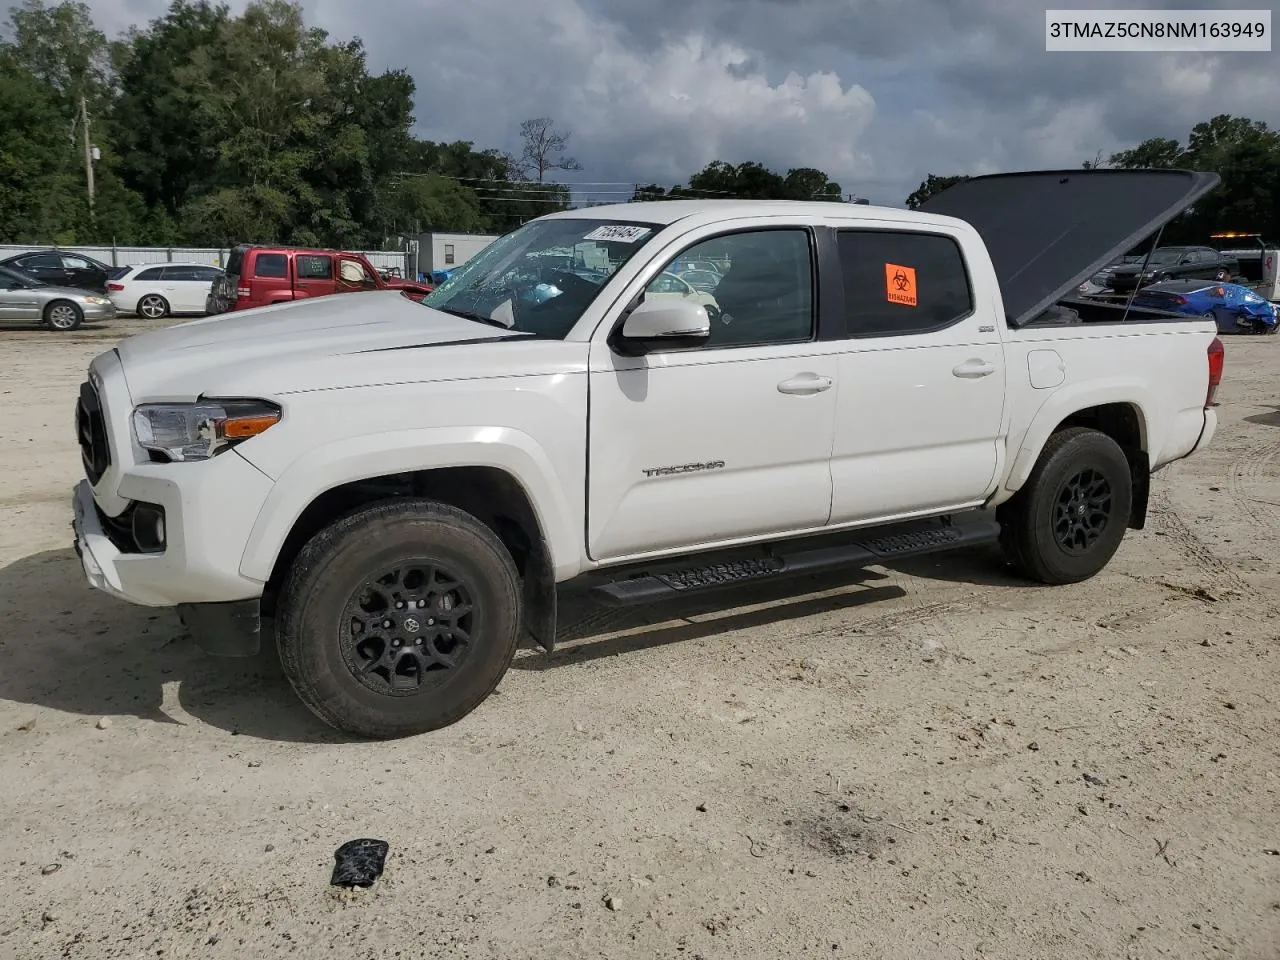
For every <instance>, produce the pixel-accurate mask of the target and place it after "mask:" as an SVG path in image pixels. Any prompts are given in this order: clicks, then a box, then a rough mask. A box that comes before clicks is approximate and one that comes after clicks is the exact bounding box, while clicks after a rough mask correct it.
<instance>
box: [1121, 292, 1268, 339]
mask: <svg viewBox="0 0 1280 960" xmlns="http://www.w3.org/2000/svg"><path fill="white" fill-rule="evenodd" d="M1133 305H1134V306H1135V307H1151V308H1153V309H1156V310H1169V311H1171V312H1173V313H1185V314H1188V315H1190V316H1195V317H1204V318H1205V319H1206V320H1212V321H1214V322H1215V323H1216V324H1217V325H1218V330H1219V331H1220V332H1222V333H1275V332H1276V327H1277V319H1278V318H1277V310H1276V305H1275V304H1274V303H1271V302H1269V301H1268V300H1267V299H1266V298H1265V297H1261V296H1259V295H1258V294H1257V293H1255V292H1254V291H1252V290H1250V289H1249V288H1248V287H1243V286H1241V285H1240V284H1238V283H1217V282H1215V281H1212V280H1162V281H1160V282H1159V283H1153V284H1151V286H1149V287H1143V288H1142V289H1141V290H1139V291H1138V295H1137V296H1135V297H1134V298H1133Z"/></svg>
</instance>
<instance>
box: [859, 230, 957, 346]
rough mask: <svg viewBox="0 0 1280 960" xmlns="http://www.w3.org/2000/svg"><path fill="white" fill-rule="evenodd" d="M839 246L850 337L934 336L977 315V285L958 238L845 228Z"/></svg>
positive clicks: (917, 232)
mask: <svg viewBox="0 0 1280 960" xmlns="http://www.w3.org/2000/svg"><path fill="white" fill-rule="evenodd" d="M837 246H838V249H839V254H840V267H841V274H842V277H843V283H844V301H845V302H844V309H845V326H846V331H847V334H846V335H847V336H849V337H889V336H902V335H907V334H919V333H929V332H932V331H935V330H942V329H944V328H946V327H949V326H951V325H952V324H955V323H959V322H960V321H961V320H964V319H965V318H966V317H968V316H969V315H970V314H972V313H973V309H974V303H973V284H972V282H971V281H970V278H969V271H968V268H967V267H966V265H965V261H964V254H963V252H962V251H961V249H960V244H959V243H957V242H956V240H955V239H954V238H952V237H949V236H946V235H945V234H937V233H926V232H920V231H909V230H879V229H840V230H838V231H837Z"/></svg>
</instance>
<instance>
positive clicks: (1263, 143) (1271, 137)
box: [907, 114, 1280, 244]
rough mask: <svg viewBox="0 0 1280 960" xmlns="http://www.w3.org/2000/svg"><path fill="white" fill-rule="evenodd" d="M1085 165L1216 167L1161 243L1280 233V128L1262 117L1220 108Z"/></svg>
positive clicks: (946, 183) (947, 180)
mask: <svg viewBox="0 0 1280 960" xmlns="http://www.w3.org/2000/svg"><path fill="white" fill-rule="evenodd" d="M1081 167H1082V169H1085V170H1095V169H1103V168H1105V167H1112V168H1116V169H1124V170H1140V169H1166V170H1168V169H1183V170H1204V171H1211V172H1213V173H1217V174H1218V175H1219V176H1220V177H1221V178H1222V183H1221V184H1220V185H1219V186H1218V187H1217V188H1216V189H1215V190H1214V191H1213V192H1212V193H1210V194H1208V195H1207V196H1205V197H1204V198H1203V199H1202V200H1200V201H1199V202H1198V203H1197V204H1196V205H1195V207H1194V208H1193V209H1191V210H1189V211H1187V212H1186V213H1184V214H1183V215H1182V216H1180V217H1178V218H1176V219H1175V220H1173V221H1172V222H1170V223H1169V224H1168V225H1167V226H1166V227H1165V229H1164V232H1163V234H1162V236H1161V243H1192V244H1203V243H1206V242H1207V241H1208V239H1209V234H1211V233H1215V232H1218V231H1239V232H1243V233H1260V234H1262V235H1263V237H1264V238H1266V239H1268V240H1272V241H1274V240H1277V239H1280V131H1278V130H1273V129H1271V128H1270V127H1268V126H1267V124H1266V123H1264V122H1262V121H1260V120H1250V119H1248V118H1245V117H1235V116H1231V115H1229V114H1220V115H1218V116H1216V117H1213V118H1212V119H1210V120H1206V121H1204V122H1202V123H1197V124H1196V125H1195V126H1194V127H1192V128H1191V132H1190V133H1189V134H1188V136H1187V138H1186V141H1185V142H1182V141H1178V140H1173V139H1170V138H1167V137H1153V138H1151V139H1149V140H1144V141H1142V142H1141V143H1139V144H1138V145H1137V146H1135V147H1132V148H1131V149H1128V150H1121V151H1119V152H1117V153H1113V154H1111V156H1110V157H1107V158H1104V157H1102V155H1101V154H1099V155H1097V156H1095V157H1094V158H1093V159H1092V160H1086V161H1085V162H1084V163H1083V164H1081ZM967 179H968V177H967V176H965V175H963V174H958V175H951V176H938V175H935V174H932V173H931V174H929V175H928V176H927V177H926V178H925V180H924V181H923V182H922V183H921V184H920V186H919V187H917V188H916V190H915V191H914V192H913V193H912V194H911V195H910V196H909V197H907V206H908V207H909V208H911V209H912V210H915V209H917V208H918V207H919V206H920V205H921V204H922V203H924V201H925V200H927V199H928V198H929V197H931V196H933V195H934V194H937V193H940V192H941V191H943V190H945V189H946V188H947V187H950V186H952V185H953V184H956V183H959V182H960V181H962V180H967Z"/></svg>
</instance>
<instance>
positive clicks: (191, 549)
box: [73, 170, 1223, 737]
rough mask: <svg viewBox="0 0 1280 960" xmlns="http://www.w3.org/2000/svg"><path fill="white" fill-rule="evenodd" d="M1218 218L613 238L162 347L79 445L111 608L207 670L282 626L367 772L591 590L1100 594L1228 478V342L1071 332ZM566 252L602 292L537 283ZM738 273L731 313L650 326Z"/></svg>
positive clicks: (1209, 335) (1005, 205)
mask: <svg viewBox="0 0 1280 960" xmlns="http://www.w3.org/2000/svg"><path fill="white" fill-rule="evenodd" d="M1218 182H1219V178H1218V177H1217V176H1216V175H1214V174H1196V173H1190V172H1185V171H1170V170H1140V171H1134V170H1116V171H1112V170H1104V171H1089V172H1088V173H1081V172H1080V171H1050V172H1044V173H1033V174H1032V173H1029V174H1011V175H1007V176H992V177H977V178H973V179H970V180H966V181H963V182H961V183H959V184H957V185H956V186H953V187H952V188H950V189H949V190H947V191H945V192H942V193H939V194H937V195H935V196H934V197H932V198H931V199H930V200H928V201H927V202H926V203H925V204H923V205H922V208H921V209H920V210H918V211H905V210H899V209H890V208H876V207H870V206H861V205H853V204H844V203H830V202H827V203H824V202H814V203H806V202H798V203H788V204H782V203H778V202H763V203H761V202H750V201H743V202H725V201H721V202H705V201H696V200H668V201H659V202H652V203H633V204H622V205H617V206H595V207H588V208H583V209H579V210H570V211H564V212H558V213H554V214H548V215H545V216H543V217H540V218H537V219H535V220H532V221H529V222H527V223H526V224H524V225H523V226H522V227H520V228H518V229H517V230H515V231H513V232H512V233H510V234H507V235H506V236H504V237H501V238H499V239H498V240H495V241H494V242H493V243H491V244H490V245H488V246H487V247H486V248H485V249H484V250H482V251H481V252H479V253H477V254H476V255H475V256H474V257H473V258H471V259H469V260H468V261H467V262H466V263H465V264H463V265H462V266H460V267H459V268H458V270H457V271H456V272H455V273H454V275H453V277H452V278H451V279H450V280H449V281H448V282H447V283H445V284H442V285H441V286H440V287H438V288H436V290H435V291H434V292H433V293H432V294H431V295H430V296H428V297H427V298H426V299H425V300H424V301H423V303H422V304H415V303H411V302H410V301H408V300H407V299H405V298H404V297H402V296H399V295H397V294H395V293H393V292H391V291H388V292H386V293H382V294H370V295H369V296H367V297H360V298H352V299H343V298H336V297H330V298H319V299H316V300H314V301H307V302H301V303H295V304H290V305H285V306H282V307H278V308H275V309H273V310H272V311H271V324H270V331H269V334H263V335H257V336H255V335H254V334H255V332H257V331H260V330H261V324H260V323H259V321H260V319H262V318H263V317H264V316H265V315H264V314H255V313H253V312H251V311H250V312H246V313H244V314H242V315H239V316H230V317H224V318H218V319H216V320H213V321H202V322H199V323H195V324H179V325H176V326H171V327H168V328H166V329H163V330H157V331H154V332H151V333H147V334H144V335H142V336H138V337H133V338H131V339H128V340H125V341H123V342H122V343H120V344H119V345H117V347H116V348H115V349H114V350H111V351H108V352H106V353H103V354H102V355H101V356H99V357H97V358H96V359H95V360H94V361H93V363H92V364H91V369H90V377H89V379H88V380H87V381H86V382H85V384H84V385H83V386H82V388H81V395H80V402H79V405H78V407H77V411H78V412H77V422H78V425H79V437H80V443H81V449H82V459H83V461H84V464H85V473H86V477H85V479H84V480H82V481H81V482H80V483H79V484H78V485H77V487H76V490H75V493H74V498H73V504H74V510H75V537H76V546H77V550H78V551H79V552H80V555H81V558H82V563H83V566H84V571H85V575H86V577H87V578H88V579H89V581H90V582H91V583H92V584H94V585H95V586H97V587H99V588H101V589H104V590H107V591H109V592H111V593H113V594H115V595H117V596H120V597H122V598H124V599H126V600H130V601H132V602H134V603H140V604H147V605H153V606H166V605H176V606H177V607H178V611H179V614H180V616H181V617H182V619H183V621H184V623H186V625H187V627H188V629H189V630H190V631H191V633H192V635H193V637H194V638H195V639H196V641H197V642H198V643H199V644H201V645H202V646H203V647H204V648H205V649H207V650H210V651H212V652H220V653H224V654H239V655H245V654H252V653H254V652H256V651H257V649H258V647H259V643H260V631H261V624H262V619H263V617H264V616H268V617H272V618H273V619H274V622H275V628H276V629H275V635H276V637H277V641H278V644H279V652H280V659H281V663H282V664H283V667H284V671H285V673H286V675H287V676H288V678H289V680H290V682H291V684H292V685H293V688H294V690H295V691H296V692H297V693H298V695H299V696H300V697H301V699H302V700H303V701H304V702H305V703H306V704H307V705H308V706H309V707H310V708H311V709H312V710H313V711H314V712H315V713H316V714H317V715H318V716H320V717H321V718H323V719H324V720H325V721H326V722H328V723H330V724H332V725H334V726H335V727H338V728H340V729H343V730H345V731H347V732H350V733H355V734H359V735H362V736H370V737H394V736H403V735H407V734H411V733H418V732H422V731H425V730H431V729H436V728H438V727H441V726H445V725H448V724H450V723H453V722H455V721H456V720H458V719H460V718H461V717H463V716H465V715H466V714H467V713H469V712H470V711H471V710H473V709H475V707H476V706H477V705H478V704H479V703H481V702H482V701H483V700H484V699H485V698H486V697H487V696H488V695H489V693H490V692H492V690H493V689H494V688H495V686H496V685H497V684H498V682H499V681H500V680H501V678H502V676H503V675H504V673H505V671H506V670H507V668H508V666H509V664H510V662H511V660H512V657H513V656H514V654H515V650H516V647H517V644H518V643H519V641H520V640H521V639H522V637H523V636H525V635H526V634H528V635H529V636H531V637H532V638H533V639H534V640H535V641H536V642H537V643H538V644H539V645H541V646H542V647H543V648H544V649H547V650H550V649H552V648H554V646H555V642H556V616H557V585H558V584H562V583H565V582H568V581H571V580H576V579H579V578H590V580H589V582H591V583H592V584H593V585H594V587H593V588H594V590H595V592H596V594H597V596H599V597H600V598H602V599H604V600H606V601H608V602H612V603H617V604H636V603H640V604H643V603H652V602H656V601H659V600H662V599H664V598H678V597H683V596H687V595H689V594H690V593H692V592H694V591H698V590H704V589H711V588H714V587H717V586H721V585H725V584H730V583H736V584H740V583H751V582H757V581H764V580H768V579H772V578H777V577H784V576H789V575H794V574H797V573H811V572H817V571H820V570H829V569H833V568H838V567H858V566H868V565H874V564H879V563H883V562H886V561H887V560H890V559H892V558H900V557H905V556H913V555H918V554H921V553H930V552H934V551H938V550H949V549H953V548H959V547H965V546H970V545H977V544H995V543H999V544H1001V545H1002V546H1003V548H1004V550H1005V553H1006V556H1007V557H1008V558H1009V559H1010V561H1011V562H1012V563H1013V565H1014V567H1015V568H1016V569H1017V570H1018V571H1019V572H1020V573H1021V574H1022V575H1023V576H1025V577H1027V578H1028V579H1030V580H1033V581H1037V582H1041V583H1046V584H1065V583H1075V582H1079V581H1081V580H1084V579H1087V578H1089V577H1091V576H1093V575H1095V574H1096V573H1098V572H1099V571H1100V570H1102V569H1103V568H1104V567H1105V566H1106V565H1107V564H1108V563H1109V562H1110V560H1111V558H1112V557H1113V556H1114V554H1115V552H1116V550H1117V549H1118V548H1119V547H1120V544H1121V541H1122V539H1123V538H1124V536H1125V533H1126V531H1127V530H1128V529H1140V528H1142V527H1143V526H1144V525H1145V523H1146V516H1147V502H1148V492H1149V490H1150V479H1151V475H1152V474H1153V473H1155V472H1156V471H1158V470H1160V469H1161V468H1163V467H1165V466H1167V465H1168V464H1170V463H1173V462H1174V461H1176V460H1179V459H1181V458H1183V457H1187V456H1190V455H1192V454H1193V453H1195V452H1196V451H1198V450H1201V449H1203V448H1204V447H1205V445H1206V444H1208V443H1209V442H1210V441H1211V439H1212V437H1213V435H1214V432H1215V429H1216V425H1217V415H1216V412H1215V410H1214V398H1215V393H1216V390H1217V387H1218V383H1219V381H1220V380H1221V377H1222V370H1223V349H1222V342H1221V340H1220V339H1219V338H1218V336H1217V330H1216V327H1215V325H1214V324H1213V323H1210V322H1208V321H1206V320H1203V319H1201V318H1197V317H1189V316H1184V315H1180V314H1178V313H1174V312H1169V311H1160V310H1153V309H1151V308H1143V307H1132V306H1129V307H1126V306H1125V305H1124V304H1115V303H1108V302H1102V301H1098V300H1088V299H1084V298H1076V299H1065V298H1070V297H1071V296H1072V295H1073V293H1074V291H1075V290H1076V288H1077V287H1078V285H1079V284H1080V283H1081V282H1082V281H1083V280H1084V279H1085V278H1087V277H1089V276H1092V275H1093V274H1094V273H1096V272H1097V270H1098V269H1099V267H1100V266H1101V265H1103V264H1105V263H1107V262H1109V261H1110V260H1111V259H1112V258H1114V257H1116V256H1118V255H1119V254H1120V253H1122V252H1123V251H1125V250H1128V249H1130V248H1132V247H1133V246H1134V244H1136V243H1138V242H1140V241H1141V240H1142V239H1143V238H1144V237H1146V236H1150V235H1151V234H1152V233H1154V232H1155V231H1156V229H1157V228H1158V227H1159V226H1160V224H1161V223H1163V222H1165V221H1167V220H1169V219H1171V218H1172V217H1174V216H1176V215H1177V214H1178V213H1179V212H1181V211H1182V210H1185V209H1186V208H1187V207H1189V206H1191V205H1192V204H1193V203H1194V202H1195V201H1196V200H1197V199H1198V198H1199V197H1201V196H1203V195H1204V194H1205V193H1207V192H1208V191H1209V190H1211V189H1212V188H1213V187H1215V186H1216V185H1217V184H1218ZM1079 223H1087V224H1088V225H1089V228H1088V230H1080V231H1072V230H1066V229H1064V224H1079ZM566 247H572V249H573V260H572V262H574V263H577V262H582V263H584V264H588V263H589V264H591V265H592V269H593V270H595V271H597V274H594V275H592V276H591V277H589V276H586V275H583V274H578V273H571V272H566V271H564V270H560V269H555V268H552V267H547V266H545V265H544V264H543V263H542V262H541V261H542V259H543V258H544V257H545V256H546V255H547V253H548V252H549V251H553V250H559V249H564V248H566ZM711 250H714V251H715V252H716V254H717V255H718V256H722V257H723V258H724V259H725V260H726V261H728V268H727V270H726V273H725V276H724V278H723V280H722V281H721V283H720V284H719V286H718V287H717V288H716V291H715V299H716V302H717V305H718V308H719V309H717V310H714V311H713V310H709V309H708V308H707V307H706V306H704V305H702V304H700V303H696V302H692V301H691V300H689V299H687V298H684V297H678V296H677V297H670V296H655V297H650V296H649V295H648V292H647V291H648V288H649V286H650V285H651V284H652V283H653V281H654V280H655V279H658V278H660V277H661V276H662V274H663V273H664V272H666V271H667V270H668V268H669V267H670V265H671V264H672V263H673V261H674V260H675V259H677V258H681V257H683V258H685V259H708V258H709V253H710V251H711ZM530 284H533V285H534V286H533V289H536V288H537V286H538V285H539V284H542V285H545V288H544V290H543V294H544V297H525V296H522V291H527V290H529V289H530ZM550 288H554V290H552V289H550Z"/></svg>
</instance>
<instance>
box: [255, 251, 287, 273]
mask: <svg viewBox="0 0 1280 960" xmlns="http://www.w3.org/2000/svg"><path fill="white" fill-rule="evenodd" d="M253 275H254V276H255V277H272V278H275V277H287V276H288V275H289V258H288V257H287V256H286V255H285V254H283V253H260V254H258V257H257V259H256V261H255V262H254V266H253Z"/></svg>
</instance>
